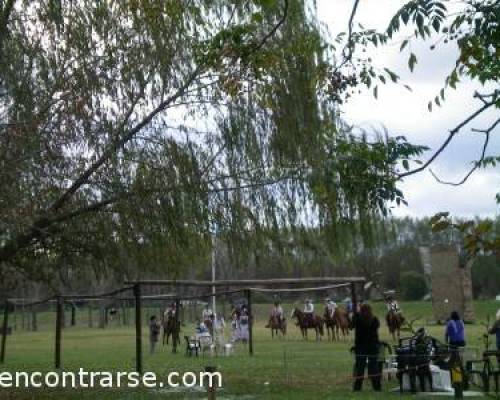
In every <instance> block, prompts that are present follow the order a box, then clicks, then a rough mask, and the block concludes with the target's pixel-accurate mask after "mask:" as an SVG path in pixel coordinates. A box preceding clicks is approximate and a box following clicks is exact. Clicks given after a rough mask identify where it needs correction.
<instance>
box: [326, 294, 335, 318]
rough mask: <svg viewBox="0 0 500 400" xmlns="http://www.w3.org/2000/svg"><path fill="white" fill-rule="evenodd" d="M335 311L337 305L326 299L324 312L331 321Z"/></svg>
mask: <svg viewBox="0 0 500 400" xmlns="http://www.w3.org/2000/svg"><path fill="white" fill-rule="evenodd" d="M336 309H337V303H335V302H334V301H333V300H332V299H326V311H327V315H328V317H329V318H330V319H333V316H334V314H335V310H336Z"/></svg>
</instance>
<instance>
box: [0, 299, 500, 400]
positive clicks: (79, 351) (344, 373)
mask: <svg viewBox="0 0 500 400" xmlns="http://www.w3.org/2000/svg"><path fill="white" fill-rule="evenodd" d="M374 306H375V310H376V313H377V315H378V316H379V318H380V319H381V320H383V316H384V305H383V304H377V303H375V305H374ZM499 306H500V304H499V303H495V302H477V303H476V304H475V311H476V316H477V321H478V322H477V323H476V324H475V325H468V326H467V327H466V330H467V342H468V345H469V346H471V347H473V348H477V349H478V350H480V349H481V348H482V346H483V339H482V335H483V334H484V332H485V328H484V326H482V325H481V324H480V322H485V321H486V316H487V315H491V316H492V317H493V316H494V314H495V312H496V309H497V307H499ZM430 307H431V306H430V303H423V302H422V303H403V304H402V308H403V310H404V314H405V316H406V317H407V318H408V319H413V318H416V317H420V321H421V322H419V323H416V324H415V326H422V325H424V324H425V321H426V320H427V319H430V316H431V309H430ZM254 308H255V315H256V324H255V331H254V332H255V336H254V351H255V354H254V356H253V357H250V356H248V351H247V348H246V346H243V345H237V347H236V350H235V354H234V355H232V356H230V357H214V358H212V357H210V356H209V355H208V354H207V355H206V356H204V357H199V358H195V357H193V358H188V357H186V356H185V355H184V344H182V345H181V347H180V348H179V352H178V353H177V354H172V352H171V348H170V347H169V348H167V347H165V348H160V351H159V352H157V353H156V354H154V355H149V354H148V350H147V346H148V343H147V342H148V340H147V329H146V327H144V329H143V334H144V354H145V356H144V370H145V371H154V372H156V373H157V374H159V375H161V376H166V374H167V373H168V372H170V371H179V372H184V371H193V372H196V371H201V370H202V369H203V368H204V366H207V365H216V366H217V369H218V370H219V371H220V372H221V373H222V376H223V388H222V389H221V390H220V393H219V396H218V398H224V399H232V398H234V399H336V398H338V399H350V398H362V399H365V398H366V399H382V398H384V399H385V398H391V397H392V398H395V397H396V396H399V394H392V393H390V392H389V391H390V389H392V388H394V387H395V386H396V383H395V381H392V382H388V383H387V382H385V383H384V391H383V393H381V394H378V395H375V394H374V393H373V392H371V390H370V387H369V385H368V382H365V390H364V392H363V393H362V394H359V395H358V394H356V395H353V393H352V392H351V391H350V387H351V379H350V375H351V370H352V357H351V355H350V353H349V351H348V349H349V348H350V346H351V345H352V343H351V342H337V343H329V342H327V341H326V340H325V338H324V339H323V340H322V341H321V342H319V343H316V342H315V341H314V340H312V339H310V340H309V341H308V342H305V341H303V340H302V339H301V338H300V337H299V332H298V329H297V328H296V327H295V326H293V325H292V324H291V323H289V335H288V337H287V338H286V339H274V340H272V339H271V337H270V333H269V331H268V330H266V329H265V328H264V325H265V319H266V318H265V316H266V315H267V313H268V310H269V305H255V306H254ZM288 308H290V307H288ZM285 309H287V307H285ZM287 313H288V310H287ZM52 320H53V315H49V314H47V315H43V316H40V328H41V329H40V330H39V332H24V331H20V330H19V329H18V330H17V331H15V332H14V333H13V335H11V336H9V337H8V343H7V357H6V363H5V364H4V365H2V366H1V368H0V371H11V372H14V371H42V372H46V371H50V370H52V368H53V360H54V334H53V331H52V329H51V327H52V326H53V324H52ZM79 325H80V326H78V324H77V326H76V327H72V328H66V329H64V331H63V348H62V360H63V369H64V370H65V371H77V370H78V369H79V368H80V367H82V368H84V369H85V370H87V371H131V370H133V369H134V363H135V358H134V357H135V347H134V345H135V336H134V328H133V326H119V324H118V323H116V324H115V326H110V327H108V328H107V329H104V330H102V329H97V328H93V329H90V328H86V327H84V325H83V324H79ZM428 330H429V332H430V333H431V334H433V335H435V336H436V337H437V338H442V336H443V327H442V326H429V327H428ZM191 332H192V326H191V325H186V326H184V327H183V334H191ZM381 336H382V338H383V339H385V340H389V337H388V334H387V329H386V327H385V323H383V322H382V329H381ZM165 397H167V398H172V399H191V398H193V399H196V398H203V397H205V398H206V394H204V393H199V392H181V393H174V392H170V391H167V390H159V389H137V390H135V389H134V390H132V389H92V390H90V389H79V390H75V389H71V390H69V389H66V390H64V389H57V390H46V389H44V390H43V391H42V390H40V389H38V390H37V389H30V390H21V389H18V390H11V389H8V390H7V389H0V398H1V399H13V400H21V399H23V400H24V399H49V398H50V399H79V400H83V399H123V400H127V399H134V400H136V399H144V400H146V399H147V400H149V399H157V398H165Z"/></svg>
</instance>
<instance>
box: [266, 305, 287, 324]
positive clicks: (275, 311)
mask: <svg viewBox="0 0 500 400" xmlns="http://www.w3.org/2000/svg"><path fill="white" fill-rule="evenodd" d="M273 318H277V320H278V323H279V324H281V323H282V322H283V307H281V304H280V302H279V301H278V300H276V301H275V302H274V306H273V308H272V309H271V316H270V317H269V323H268V324H267V325H266V328H269V327H270V326H271V325H272V321H273Z"/></svg>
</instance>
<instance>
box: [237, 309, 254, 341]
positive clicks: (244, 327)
mask: <svg viewBox="0 0 500 400" xmlns="http://www.w3.org/2000/svg"><path fill="white" fill-rule="evenodd" d="M250 318H251V316H250V314H249V313H248V309H247V306H245V305H243V306H242V307H241V314H240V320H239V339H240V340H241V341H242V342H243V343H247V342H248V339H249V337H250V332H249V326H248V323H249V320H250Z"/></svg>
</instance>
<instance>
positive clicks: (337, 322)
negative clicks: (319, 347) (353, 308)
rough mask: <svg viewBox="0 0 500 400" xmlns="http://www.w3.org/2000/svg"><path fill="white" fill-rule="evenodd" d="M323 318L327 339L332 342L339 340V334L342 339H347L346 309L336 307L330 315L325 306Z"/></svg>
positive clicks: (347, 318) (347, 320)
mask: <svg viewBox="0 0 500 400" xmlns="http://www.w3.org/2000/svg"><path fill="white" fill-rule="evenodd" d="M324 319H325V325H326V331H327V334H328V339H329V340H331V341H332V342H333V341H334V340H340V338H341V335H342V339H344V340H345V339H347V337H348V336H349V316H348V314H347V311H346V310H344V309H343V308H341V307H337V308H336V309H335V311H334V313H333V316H332V315H331V314H330V312H329V311H328V307H325V313H324ZM330 332H331V333H330Z"/></svg>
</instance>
